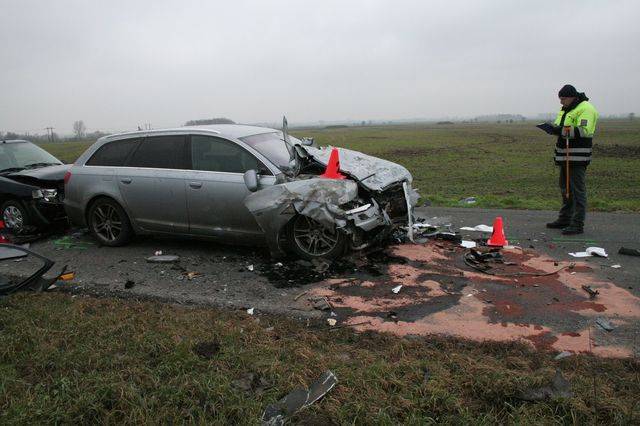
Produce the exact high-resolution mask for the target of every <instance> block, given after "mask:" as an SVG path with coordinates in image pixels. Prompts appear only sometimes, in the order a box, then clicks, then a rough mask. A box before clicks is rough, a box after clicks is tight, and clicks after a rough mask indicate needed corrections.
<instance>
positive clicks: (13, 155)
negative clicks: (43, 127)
mask: <svg viewBox="0 0 640 426" xmlns="http://www.w3.org/2000/svg"><path fill="white" fill-rule="evenodd" d="M53 164H62V163H61V162H60V160H58V159H57V158H56V157H54V156H53V155H51V154H49V153H48V152H47V151H45V150H44V149H42V148H40V147H38V146H36V145H34V144H32V143H29V142H12V143H2V142H0V172H1V171H4V170H7V169H8V170H20V169H25V168H32V167H43V166H48V165H53Z"/></svg>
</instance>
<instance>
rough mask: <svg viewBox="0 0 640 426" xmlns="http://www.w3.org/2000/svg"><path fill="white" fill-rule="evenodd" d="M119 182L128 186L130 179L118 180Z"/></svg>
mask: <svg viewBox="0 0 640 426" xmlns="http://www.w3.org/2000/svg"><path fill="white" fill-rule="evenodd" d="M120 182H122V183H126V184H127V185H128V184H130V183H131V178H122V179H120Z"/></svg>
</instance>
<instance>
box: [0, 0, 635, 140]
mask: <svg viewBox="0 0 640 426" xmlns="http://www.w3.org/2000/svg"><path fill="white" fill-rule="evenodd" d="M639 17H640V2H638V1H587V0H576V1H568V0H566V1H507V0H505V1H454V0H448V1H401V0H400V1H399V0H395V1H391V0H389V1H382V0H367V1H364V0H362V1H353V0H351V1H345V0H342V1H334V0H323V1H304V0H298V1H284V0H270V1H258V0H255V1H242V0H235V1H185V0H183V1H161V0H149V1H134V0H129V1H115V0H110V1H97V0H96V1H88V0H84V1H67V0H56V1H47V0H41V1H31V0H16V1H13V0H0V64H1V66H0V99H1V100H2V102H0V131H10V130H13V131H20V132H23V131H30V132H41V133H43V131H42V129H43V128H44V127H45V126H54V127H55V128H56V131H57V132H60V133H67V132H70V131H71V127H72V123H73V121H74V120H78V119H82V120H84V121H85V123H86V125H87V127H88V128H89V130H105V131H119V130H128V129H133V128H135V127H136V126H137V125H138V124H140V123H151V124H152V125H153V126H154V127H164V126H174V125H181V124H183V123H184V122H185V121H187V120H189V119H196V118H207V117H213V116H216V117H217V116H224V117H229V118H232V119H234V120H236V121H238V122H259V121H277V120H279V119H280V117H281V116H282V114H286V115H287V117H288V118H289V122H290V123H292V124H295V123H296V122H298V123H299V122H306V121H316V120H341V119H355V120H365V119H392V118H414V117H425V118H436V117H443V116H473V115H480V114H490V113H501V112H504V113H522V114H529V115H533V114H537V113H541V112H548V111H554V110H556V109H557V107H558V104H557V97H556V94H557V91H558V89H559V88H560V87H561V86H562V85H563V84H564V83H566V82H573V83H574V84H575V85H576V86H577V87H578V89H582V90H585V91H586V93H587V95H588V96H589V97H590V98H591V100H592V101H593V103H594V104H595V105H596V107H597V108H599V110H600V112H601V113H602V114H616V113H625V112H629V111H634V110H635V111H638V110H640V108H639V104H640V101H639V99H640V84H639V81H638V79H639V76H640V55H639V54H638V51H639V49H638V45H639V42H640V26H639V25H638V18H639Z"/></svg>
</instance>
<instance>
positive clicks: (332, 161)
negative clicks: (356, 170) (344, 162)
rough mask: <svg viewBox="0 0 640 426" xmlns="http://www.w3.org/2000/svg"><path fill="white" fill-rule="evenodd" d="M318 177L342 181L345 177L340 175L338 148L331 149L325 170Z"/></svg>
mask: <svg viewBox="0 0 640 426" xmlns="http://www.w3.org/2000/svg"><path fill="white" fill-rule="evenodd" d="M320 177H322V178H327V179H344V178H345V177H346V176H345V175H343V174H342V173H340V157H339V154H338V148H333V149H332V150H331V156H330V157H329V163H328V164H327V169H326V170H325V171H324V173H323V174H321V175H320Z"/></svg>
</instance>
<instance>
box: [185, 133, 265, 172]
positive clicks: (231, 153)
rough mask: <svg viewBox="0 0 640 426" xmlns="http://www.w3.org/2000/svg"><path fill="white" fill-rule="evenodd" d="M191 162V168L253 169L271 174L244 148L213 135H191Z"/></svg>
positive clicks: (238, 170)
mask: <svg viewBox="0 0 640 426" xmlns="http://www.w3.org/2000/svg"><path fill="white" fill-rule="evenodd" d="M191 163H192V168H193V170H204V171H209V172H227V173H244V172H246V171H247V170H252V169H253V170H257V171H258V172H259V173H260V174H263V175H269V174H271V172H270V171H269V169H268V168H267V167H266V166H265V165H263V164H262V162H261V161H260V160H258V159H257V158H256V157H255V156H254V155H253V154H251V153H250V152H249V151H247V150H246V149H244V148H242V147H241V146H239V145H238V144H236V143H233V142H231V141H227V140H224V139H220V138H216V137H213V136H202V135H193V136H191Z"/></svg>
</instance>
